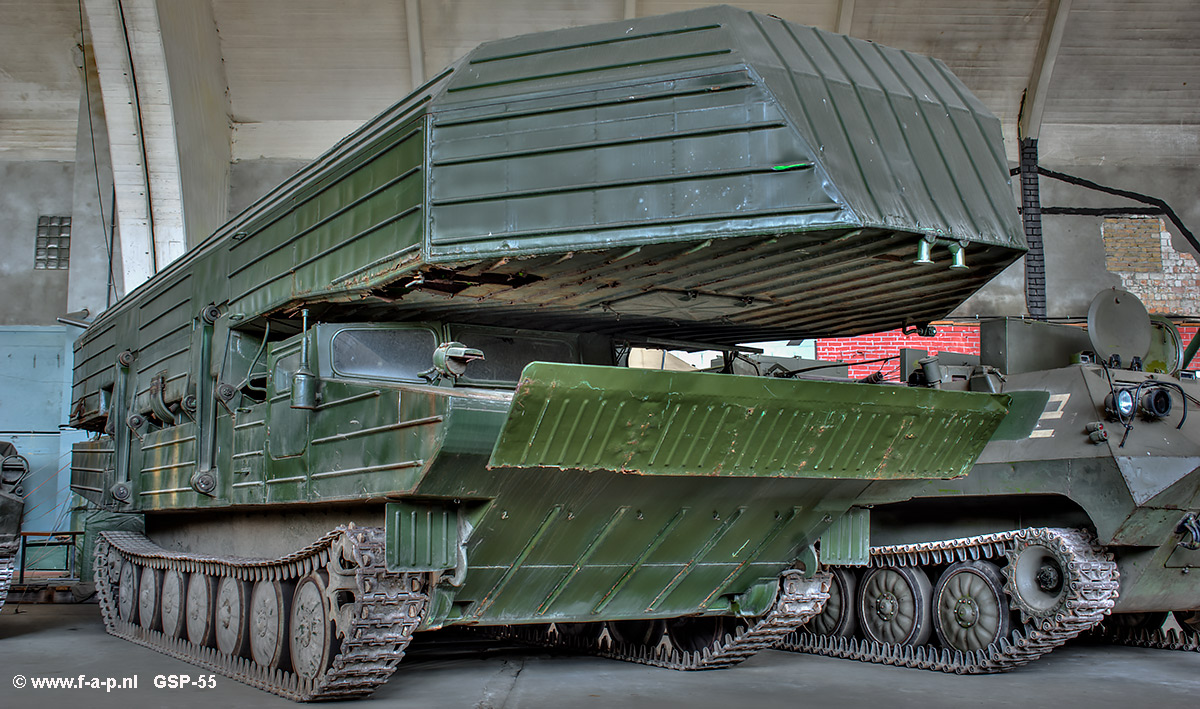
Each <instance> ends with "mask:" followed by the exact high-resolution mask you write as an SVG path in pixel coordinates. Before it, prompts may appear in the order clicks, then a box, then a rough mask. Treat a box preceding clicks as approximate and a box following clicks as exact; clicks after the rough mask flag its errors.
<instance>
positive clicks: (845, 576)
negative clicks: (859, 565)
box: [805, 569, 858, 638]
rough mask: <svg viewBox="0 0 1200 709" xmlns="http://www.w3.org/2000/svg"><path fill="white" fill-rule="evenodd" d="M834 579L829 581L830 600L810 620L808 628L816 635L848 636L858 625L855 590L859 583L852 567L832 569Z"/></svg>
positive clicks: (852, 633)
mask: <svg viewBox="0 0 1200 709" xmlns="http://www.w3.org/2000/svg"><path fill="white" fill-rule="evenodd" d="M831 573H832V574H833V580H832V581H830V583H829V600H828V601H825V607H824V608H823V609H822V610H821V612H820V613H819V614H818V615H817V616H816V617H815V618H813V619H812V620H810V621H809V622H808V625H807V626H806V628H805V629H806V630H808V631H809V632H811V633H814V634H816V635H832V636H834V637H839V638H848V637H850V636H852V635H854V630H855V629H856V628H857V627H858V618H857V614H856V613H855V608H854V597H855V591H857V589H858V583H857V581H856V579H855V578H854V571H853V570H851V569H832V570H831Z"/></svg>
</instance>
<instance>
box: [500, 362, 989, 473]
mask: <svg viewBox="0 0 1200 709" xmlns="http://www.w3.org/2000/svg"><path fill="white" fill-rule="evenodd" d="M631 392H633V393H635V394H636V395H634V396H631ZM1008 401H1009V399H1008V397H1007V396H1003V395H993V394H978V393H970V392H957V391H939V390H933V389H916V388H908V387H897V386H877V387H865V386H862V385H861V384H852V383H844V382H825V381H804V380H789V379H772V378H763V377H737V376H730V375H726V374H700V373H695V372H669V371H659V370H637V369H616V368H612V367H590V366H583V365H569V364H549V363H545V362H535V363H533V364H531V365H529V366H528V367H526V368H525V371H524V372H523V373H522V375H521V382H520V384H519V385H518V386H517V392H516V395H515V396H514V397H513V404H512V409H511V411H510V412H509V416H508V420H507V421H506V422H505V425H504V429H503V431H502V432H501V434H500V438H499V440H498V441H497V442H496V446H495V448H494V449H493V451H492V457H491V460H490V461H489V465H490V466H493V467H498V466H507V467H514V468H522V467H541V466H546V467H556V468H573V469H580V470H611V471H615V472H629V473H637V474H641V475H654V476H658V475H699V476H733V477H777V478H855V479H888V478H954V477H959V476H962V475H966V473H967V471H968V470H970V468H971V466H972V465H973V464H974V463H975V459H976V458H977V457H978V456H979V453H980V452H981V451H982V450H983V446H984V444H986V443H987V441H988V439H989V438H991V436H992V433H993V432H995V430H996V427H997V426H999V425H1000V422H1001V420H1002V419H1003V418H1004V416H1005V414H1007V412H1008V409H1007V406H1008Z"/></svg>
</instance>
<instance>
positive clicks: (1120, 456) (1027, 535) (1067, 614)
mask: <svg viewBox="0 0 1200 709" xmlns="http://www.w3.org/2000/svg"><path fill="white" fill-rule="evenodd" d="M1104 299H1110V300H1111V301H1112V302H1117V301H1120V302H1121V303H1122V304H1123V306H1122V307H1130V308H1135V309H1140V308H1141V304H1140V303H1137V299H1136V298H1135V297H1134V296H1132V295H1131V294H1129V293H1123V292H1119V291H1109V292H1106V293H1102V294H1101V295H1100V296H1098V298H1097V302H1098V303H1103V302H1105V301H1104ZM1134 303H1136V306H1135V305H1133V304H1134ZM1094 309H1096V307H1095V306H1094ZM1141 318H1142V319H1143V320H1142V322H1138V321H1137V319H1136V318H1130V319H1128V320H1123V321H1121V322H1118V323H1111V324H1105V323H1102V322H1092V323H1090V325H1091V326H1092V329H1093V332H1091V333H1088V332H1085V331H1084V330H1083V329H1080V328H1076V327H1070V326H1064V325H1049V324H1045V323H1031V322H1025V321H1016V320H1009V321H996V322H992V323H987V324H985V325H984V331H983V333H982V339H983V347H982V359H983V364H984V365H987V366H993V367H1004V369H1006V370H1008V371H1007V372H1006V373H1004V380H1003V381H1002V382H1001V381H1000V380H999V378H998V377H996V376H992V377H991V379H992V384H993V385H994V386H996V388H998V389H1001V390H1003V391H1004V392H1006V393H1009V394H1014V395H1015V394H1016V393H1017V392H1040V393H1041V394H1042V398H1041V402H1044V406H1042V405H1041V403H1039V404H1038V405H1037V407H1036V409H1035V411H1034V414H1035V415H1036V417H1037V424H1036V426H1034V427H1033V428H1032V430H1030V431H1029V433H1028V436H1025V437H1022V438H1020V439H1017V440H999V439H994V440H992V441H991V442H990V443H988V445H987V447H986V448H985V449H984V451H983V453H982V454H981V456H980V457H979V460H978V461H977V462H976V464H975V466H974V467H973V468H972V469H971V472H970V474H968V475H967V476H965V477H963V478H961V479H958V480H948V481H939V482H938V483H936V484H935V485H929V484H926V483H923V482H909V481H904V482H893V481H881V482H877V483H873V484H872V485H870V486H869V487H868V488H867V489H866V490H865V491H864V492H863V494H862V496H860V497H859V498H858V500H856V501H855V504H854V508H853V509H852V510H851V512H850V513H849V516H848V519H853V520H854V525H853V526H854V529H855V530H857V531H858V532H859V534H857V535H850V536H849V538H850V539H852V540H853V543H844V544H843V545H842V547H841V549H842V551H845V552H850V551H853V552H854V553H847V554H846V556H844V557H843V558H842V559H836V558H834V559H833V563H832V564H830V568H831V569H832V570H833V572H834V583H833V586H834V590H833V591H832V594H833V595H834V596H835V597H837V600H836V601H831V603H830V604H829V605H828V606H827V607H826V611H825V614H824V615H823V616H822V617H820V618H818V619H817V620H815V621H814V622H813V623H812V624H810V625H809V626H808V627H806V628H805V629H803V630H801V631H800V632H798V633H796V634H795V635H793V636H792V637H791V638H790V639H789V641H788V647H790V648H791V649H795V650H800V651H805V652H815V653H820V654H829V655H835V656H839V657H851V658H855V659H860V660H866V661H872V662H885V663H888V664H904V665H908V666H913V667H924V668H930V669H940V670H944V671H953V672H996V671H1003V670H1005V669H1009V668H1011V667H1014V666H1017V665H1019V664H1024V663H1026V662H1028V661H1030V660H1032V659H1034V658H1036V657H1037V656H1039V655H1041V654H1043V653H1045V652H1048V651H1050V650H1051V649H1053V647H1055V646H1056V645H1058V644H1061V642H1064V641H1065V640H1067V639H1069V638H1071V637H1075V636H1076V635H1078V634H1080V633H1082V632H1086V631H1089V630H1091V631H1095V633H1098V634H1099V636H1100V637H1106V638H1111V639H1116V640H1122V641H1127V640H1133V639H1140V640H1139V641H1140V642H1143V643H1144V644H1155V643H1157V644H1158V645H1159V646H1167V645H1169V644H1171V643H1169V642H1168V641H1167V638H1166V636H1165V635H1162V634H1161V632H1159V631H1158V629H1159V627H1160V626H1162V625H1163V622H1164V620H1165V618H1166V616H1167V615H1168V614H1169V613H1170V612H1171V611H1176V612H1178V614H1177V615H1178V621H1179V623H1180V627H1181V628H1182V631H1183V632H1184V634H1185V635H1184V637H1182V638H1180V637H1176V638H1174V640H1173V641H1172V642H1174V643H1175V644H1177V645H1186V646H1188V647H1190V648H1192V649H1195V648H1196V647H1197V645H1198V643H1196V642H1195V631H1194V630H1193V629H1192V625H1191V624H1190V623H1189V622H1188V621H1189V620H1191V619H1192V617H1193V611H1195V610H1197V609H1200V593H1198V592H1197V589H1196V583H1195V580H1194V578H1193V577H1192V576H1191V575H1190V572H1191V570H1192V569H1193V568H1194V567H1195V565H1196V564H1197V563H1198V558H1197V553H1198V552H1197V551H1196V550H1197V549H1198V548H1200V536H1198V535H1200V528H1198V527H1197V524H1196V520H1197V515H1198V514H1200V498H1198V497H1197V494H1198V491H1200V472H1198V471H1200V433H1198V431H1200V429H1197V428H1196V427H1195V425H1194V424H1193V423H1192V422H1191V421H1188V420H1187V413H1188V408H1189V403H1191V404H1195V403H1196V402H1197V401H1198V397H1200V386H1198V385H1197V384H1196V382H1195V380H1194V379H1190V378H1189V379H1180V378H1178V376H1177V372H1178V369H1179V366H1180V365H1181V363H1180V362H1179V361H1178V359H1177V357H1176V356H1175V355H1178V354H1179V352H1180V350H1181V348H1178V346H1177V345H1176V346H1175V348H1174V355H1173V356H1172V357H1170V358H1169V361H1170V363H1169V364H1168V363H1164V362H1163V361H1162V360H1161V359H1159V360H1157V366H1155V368H1156V369H1158V370H1159V371H1141V368H1140V367H1138V369H1137V370H1132V369H1128V368H1121V367H1120V364H1119V360H1122V359H1123V360H1124V362H1125V363H1126V364H1128V363H1129V362H1130V361H1131V355H1130V354H1129V353H1127V352H1122V353H1117V354H1118V359H1117V360H1112V361H1111V362H1108V360H1109V354H1110V353H1103V354H1101V355H1100V358H1099V359H1100V360H1101V361H1102V362H1108V363H1107V364H1105V363H1097V362H1096V360H1097V357H1095V356H1091V357H1089V356H1087V355H1086V354H1085V355H1084V356H1083V357H1082V358H1080V357H1076V359H1077V360H1082V362H1081V363H1077V364H1073V365H1070V364H1067V356H1066V353H1067V352H1075V353H1079V352H1082V351H1093V352H1095V351H1101V352H1102V348H1103V347H1104V333H1105V332H1109V333H1111V332H1114V331H1119V332H1120V333H1121V336H1122V339H1128V338H1127V337H1126V336H1127V335H1128V334H1129V333H1137V332H1138V331H1139V330H1149V329H1150V321H1149V319H1148V318H1146V317H1145V310H1144V309H1141ZM1157 327H1160V328H1165V327H1170V329H1171V330H1172V331H1173V326H1170V325H1169V324H1167V325H1159V326H1157ZM1096 329H1099V330H1100V332H1101V334H1100V336H1097V335H1096V332H1095V330H1096ZM1089 334H1090V335H1091V337H1090V339H1089ZM1134 339H1135V340H1136V336H1135V337H1134ZM1174 341H1175V342H1176V343H1178V336H1177V334H1176V335H1175V337H1174ZM1133 347H1135V348H1137V347H1140V350H1137V352H1135V353H1134V354H1132V357H1136V358H1137V359H1138V360H1139V361H1141V360H1145V361H1147V362H1152V361H1155V360H1154V359H1153V357H1147V349H1146V345H1145V344H1141V345H1133ZM1058 364H1061V365H1066V366H1054V365H1058ZM979 371H980V370H978V369H976V372H979ZM997 371H999V370H997ZM962 379H963V382H962V385H963V386H966V377H963V378H962ZM985 379H986V377H981V378H976V379H974V380H973V381H975V382H983V381H985ZM946 385H950V382H949V381H948V380H947V382H946ZM980 386H984V385H980ZM846 526H847V529H849V527H850V526H851V525H849V524H847V525H846ZM1022 528H1025V529H1022ZM1030 528H1036V529H1030ZM1064 528H1066V529H1064ZM1014 529H1017V530H1021V531H1018V532H1010V531H1008V530H1014ZM1072 530H1073V531H1072ZM868 531H869V542H867V541H866V540H867V536H866V535H867V533H868ZM855 545H857V548H854V547H855ZM868 547H869V548H868ZM822 557H823V558H829V557H836V553H835V550H834V549H828V550H824V551H823V552H822ZM889 584H890V585H889ZM888 594H893V595H899V596H902V597H904V598H906V599H907V600H906V606H905V608H907V610H908V613H907V614H900V613H891V607H890V606H889V603H890V601H889V598H890V596H889V595H888ZM1109 613H1114V614H1115V615H1113V616H1112V617H1111V618H1109V619H1107V620H1106V616H1108V614H1109ZM1101 623H1104V625H1103V626H1101V625H1100V624H1101ZM1146 633H1150V634H1146Z"/></svg>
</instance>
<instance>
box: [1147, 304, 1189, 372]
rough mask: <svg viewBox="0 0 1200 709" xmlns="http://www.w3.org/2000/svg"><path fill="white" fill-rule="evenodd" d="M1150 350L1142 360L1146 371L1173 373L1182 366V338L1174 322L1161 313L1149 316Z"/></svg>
mask: <svg viewBox="0 0 1200 709" xmlns="http://www.w3.org/2000/svg"><path fill="white" fill-rule="evenodd" d="M1150 327H1151V330H1150V351H1149V352H1147V353H1146V359H1145V361H1144V362H1143V366H1144V367H1145V369H1146V371H1147V372H1159V373H1161V374H1170V375H1171V376H1175V374H1176V373H1177V372H1178V371H1179V370H1180V369H1182V368H1183V350H1184V347H1183V339H1182V338H1181V337H1180V336H1179V329H1178V328H1177V327H1175V323H1173V322H1171V321H1170V320H1168V319H1167V318H1164V317H1163V316H1161V315H1151V316H1150Z"/></svg>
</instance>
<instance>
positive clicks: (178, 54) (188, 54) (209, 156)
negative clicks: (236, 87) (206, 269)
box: [157, 0, 232, 247]
mask: <svg viewBox="0 0 1200 709" xmlns="http://www.w3.org/2000/svg"><path fill="white" fill-rule="evenodd" d="M157 6H158V22H159V27H160V29H161V30H162V42H163V49H164V51H165V55H166V60H167V75H168V77H169V80H170V84H171V102H172V108H173V111H174V114H175V135H176V141H177V143H178V150H179V173H180V181H181V189H182V192H183V218H184V228H185V231H186V233H187V244H188V246H189V247H191V246H195V245H196V244H198V243H200V242H201V241H203V240H204V239H205V238H206V237H207V236H208V235H209V234H211V233H212V232H213V231H215V230H216V229H217V227H219V226H221V224H223V223H224V222H225V217H226V213H227V211H228V207H227V201H228V198H229V163H230V161H231V160H232V152H231V145H230V117H229V95H228V91H227V86H226V81H225V68H224V64H223V63H222V61H221V44H220V39H219V38H218V36H217V24H216V21H215V20H214V19H213V10H212V5H211V4H210V3H207V2H164V1H163V0H159V2H158V3H157Z"/></svg>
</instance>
